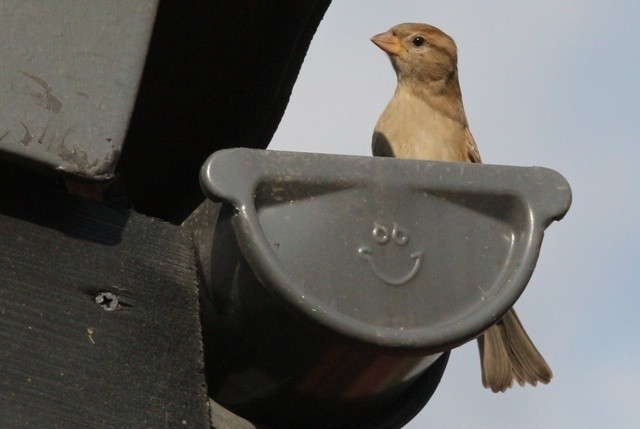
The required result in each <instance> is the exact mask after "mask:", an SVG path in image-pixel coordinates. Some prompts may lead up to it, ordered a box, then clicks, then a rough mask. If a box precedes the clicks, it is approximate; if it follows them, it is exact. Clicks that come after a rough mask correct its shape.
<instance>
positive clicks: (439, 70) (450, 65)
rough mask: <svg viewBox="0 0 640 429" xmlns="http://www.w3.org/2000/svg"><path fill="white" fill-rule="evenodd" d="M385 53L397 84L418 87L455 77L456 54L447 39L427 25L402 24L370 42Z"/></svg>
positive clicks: (439, 31) (454, 45)
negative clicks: (416, 84)
mask: <svg viewBox="0 0 640 429" xmlns="http://www.w3.org/2000/svg"><path fill="white" fill-rule="evenodd" d="M371 41H372V42H373V43H375V44H376V45H377V46H378V47H379V48H380V49H382V50H383V51H385V52H386V53H387V54H388V55H389V58H390V59H391V63H392V64H393V68H394V69H395V71H396V74H397V75H398V81H399V82H403V81H411V80H418V81H419V82H422V83H428V82H434V81H442V80H445V81H446V80H449V79H453V78H454V77H456V72H457V63H458V54H457V49H456V44H455V42H454V41H453V39H452V38H451V37H449V36H448V35H446V34H445V33H444V32H442V31H441V30H440V29H438V28H436V27H433V26H431V25H427V24H414V23H405V24H399V25H396V26H395V27H392V28H391V29H390V30H389V31H387V32H386V33H381V34H378V35H376V36H373V37H372V38H371Z"/></svg>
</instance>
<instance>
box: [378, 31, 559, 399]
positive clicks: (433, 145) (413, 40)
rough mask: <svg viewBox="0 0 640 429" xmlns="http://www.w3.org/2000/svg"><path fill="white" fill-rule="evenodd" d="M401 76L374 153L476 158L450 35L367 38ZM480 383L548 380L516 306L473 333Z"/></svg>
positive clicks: (495, 385) (498, 388) (497, 388)
mask: <svg viewBox="0 0 640 429" xmlns="http://www.w3.org/2000/svg"><path fill="white" fill-rule="evenodd" d="M371 41H372V42H373V43H375V44H376V45H377V46H378V47H379V48H380V49H382V50H383V51H385V52H386V53H387V54H388V55H389V58H390V59H391V64H392V65H393V68H394V70H395V72H396V75H397V78H398V86H397V88H396V92H395V94H394V95H393V98H392V99H391V101H390V102H389V104H388V105H387V107H386V108H385V110H384V112H382V115H381V116H380V119H379V120H378V123H377V124H376V127H375V130H374V133H373V142H372V148H373V154H374V155H376V156H392V157H396V158H410V159H423V160H433V161H451V162H481V159H480V153H479V152H478V148H477V147H476V143H475V141H474V139H473V136H472V135H471V132H470V131H469V125H468V123H467V118H466V115H465V112H464V107H463V105H462V94H461V93H460V85H459V83H458V67H457V49H456V45H455V42H454V41H453V39H452V38H451V37H449V36H448V35H446V34H445V33H443V32H442V31H441V30H439V29H437V28H436V27H432V26H430V25H426V24H412V23H407V24H400V25H396V26H395V27H393V28H391V29H390V30H389V31H387V32H386V33H382V34H378V35H376V36H374V37H373V38H371ZM478 346H479V348H480V360H481V365H482V384H483V385H484V387H486V388H490V389H491V390H492V391H494V392H504V391H505V390H507V389H508V388H510V387H511V386H512V385H513V381H514V380H515V381H517V382H518V383H519V384H520V385H521V386H523V385H524V384H525V383H529V384H532V385H534V386H535V385H536V384H537V382H541V383H545V384H546V383H548V382H549V381H550V380H551V378H552V373H551V369H550V368H549V366H548V365H547V363H546V362H545V360H544V358H543V357H542V356H541V355H540V353H539V352H538V350H537V349H536V347H535V346H534V345H533V343H532V342H531V340H530V339H529V336H528V335H527V333H526V332H525V330H524V328H523V327H522V324H521V323H520V321H519V320H518V316H517V315H516V313H515V311H514V310H513V309H511V310H509V311H508V312H507V313H506V314H505V315H504V316H503V318H502V319H501V320H500V321H498V322H497V323H496V324H495V325H493V326H492V327H490V328H489V329H487V330H486V331H485V332H484V333H482V334H481V335H480V336H479V337H478Z"/></svg>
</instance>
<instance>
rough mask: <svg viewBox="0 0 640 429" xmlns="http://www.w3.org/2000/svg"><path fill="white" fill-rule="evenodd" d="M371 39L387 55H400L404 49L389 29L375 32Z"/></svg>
mask: <svg viewBox="0 0 640 429" xmlns="http://www.w3.org/2000/svg"><path fill="white" fill-rule="evenodd" d="M371 41H372V42H373V43H375V44H376V46H377V47H378V48H380V49H382V50H383V51H385V52H386V53H387V54H389V55H400V54H401V53H402V52H404V50H405V49H404V47H403V46H402V42H400V39H398V38H397V37H396V36H394V35H393V34H392V33H391V32H390V31H387V32H386V33H381V34H376V35H375V36H373V37H372V38H371Z"/></svg>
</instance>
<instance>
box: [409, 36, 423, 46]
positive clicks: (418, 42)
mask: <svg viewBox="0 0 640 429" xmlns="http://www.w3.org/2000/svg"><path fill="white" fill-rule="evenodd" d="M411 43H413V46H422V45H424V37H420V36H416V37H414V38H413V40H411Z"/></svg>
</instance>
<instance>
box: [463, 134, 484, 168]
mask: <svg viewBox="0 0 640 429" xmlns="http://www.w3.org/2000/svg"><path fill="white" fill-rule="evenodd" d="M466 134H467V135H466V137H467V138H466V140H467V148H466V149H467V158H468V160H469V162H475V163H478V164H479V163H481V162H482V158H480V152H479V151H478V146H476V141H475V140H474V138H473V135H472V134H471V131H470V130H469V128H468V127H467V132H466Z"/></svg>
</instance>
